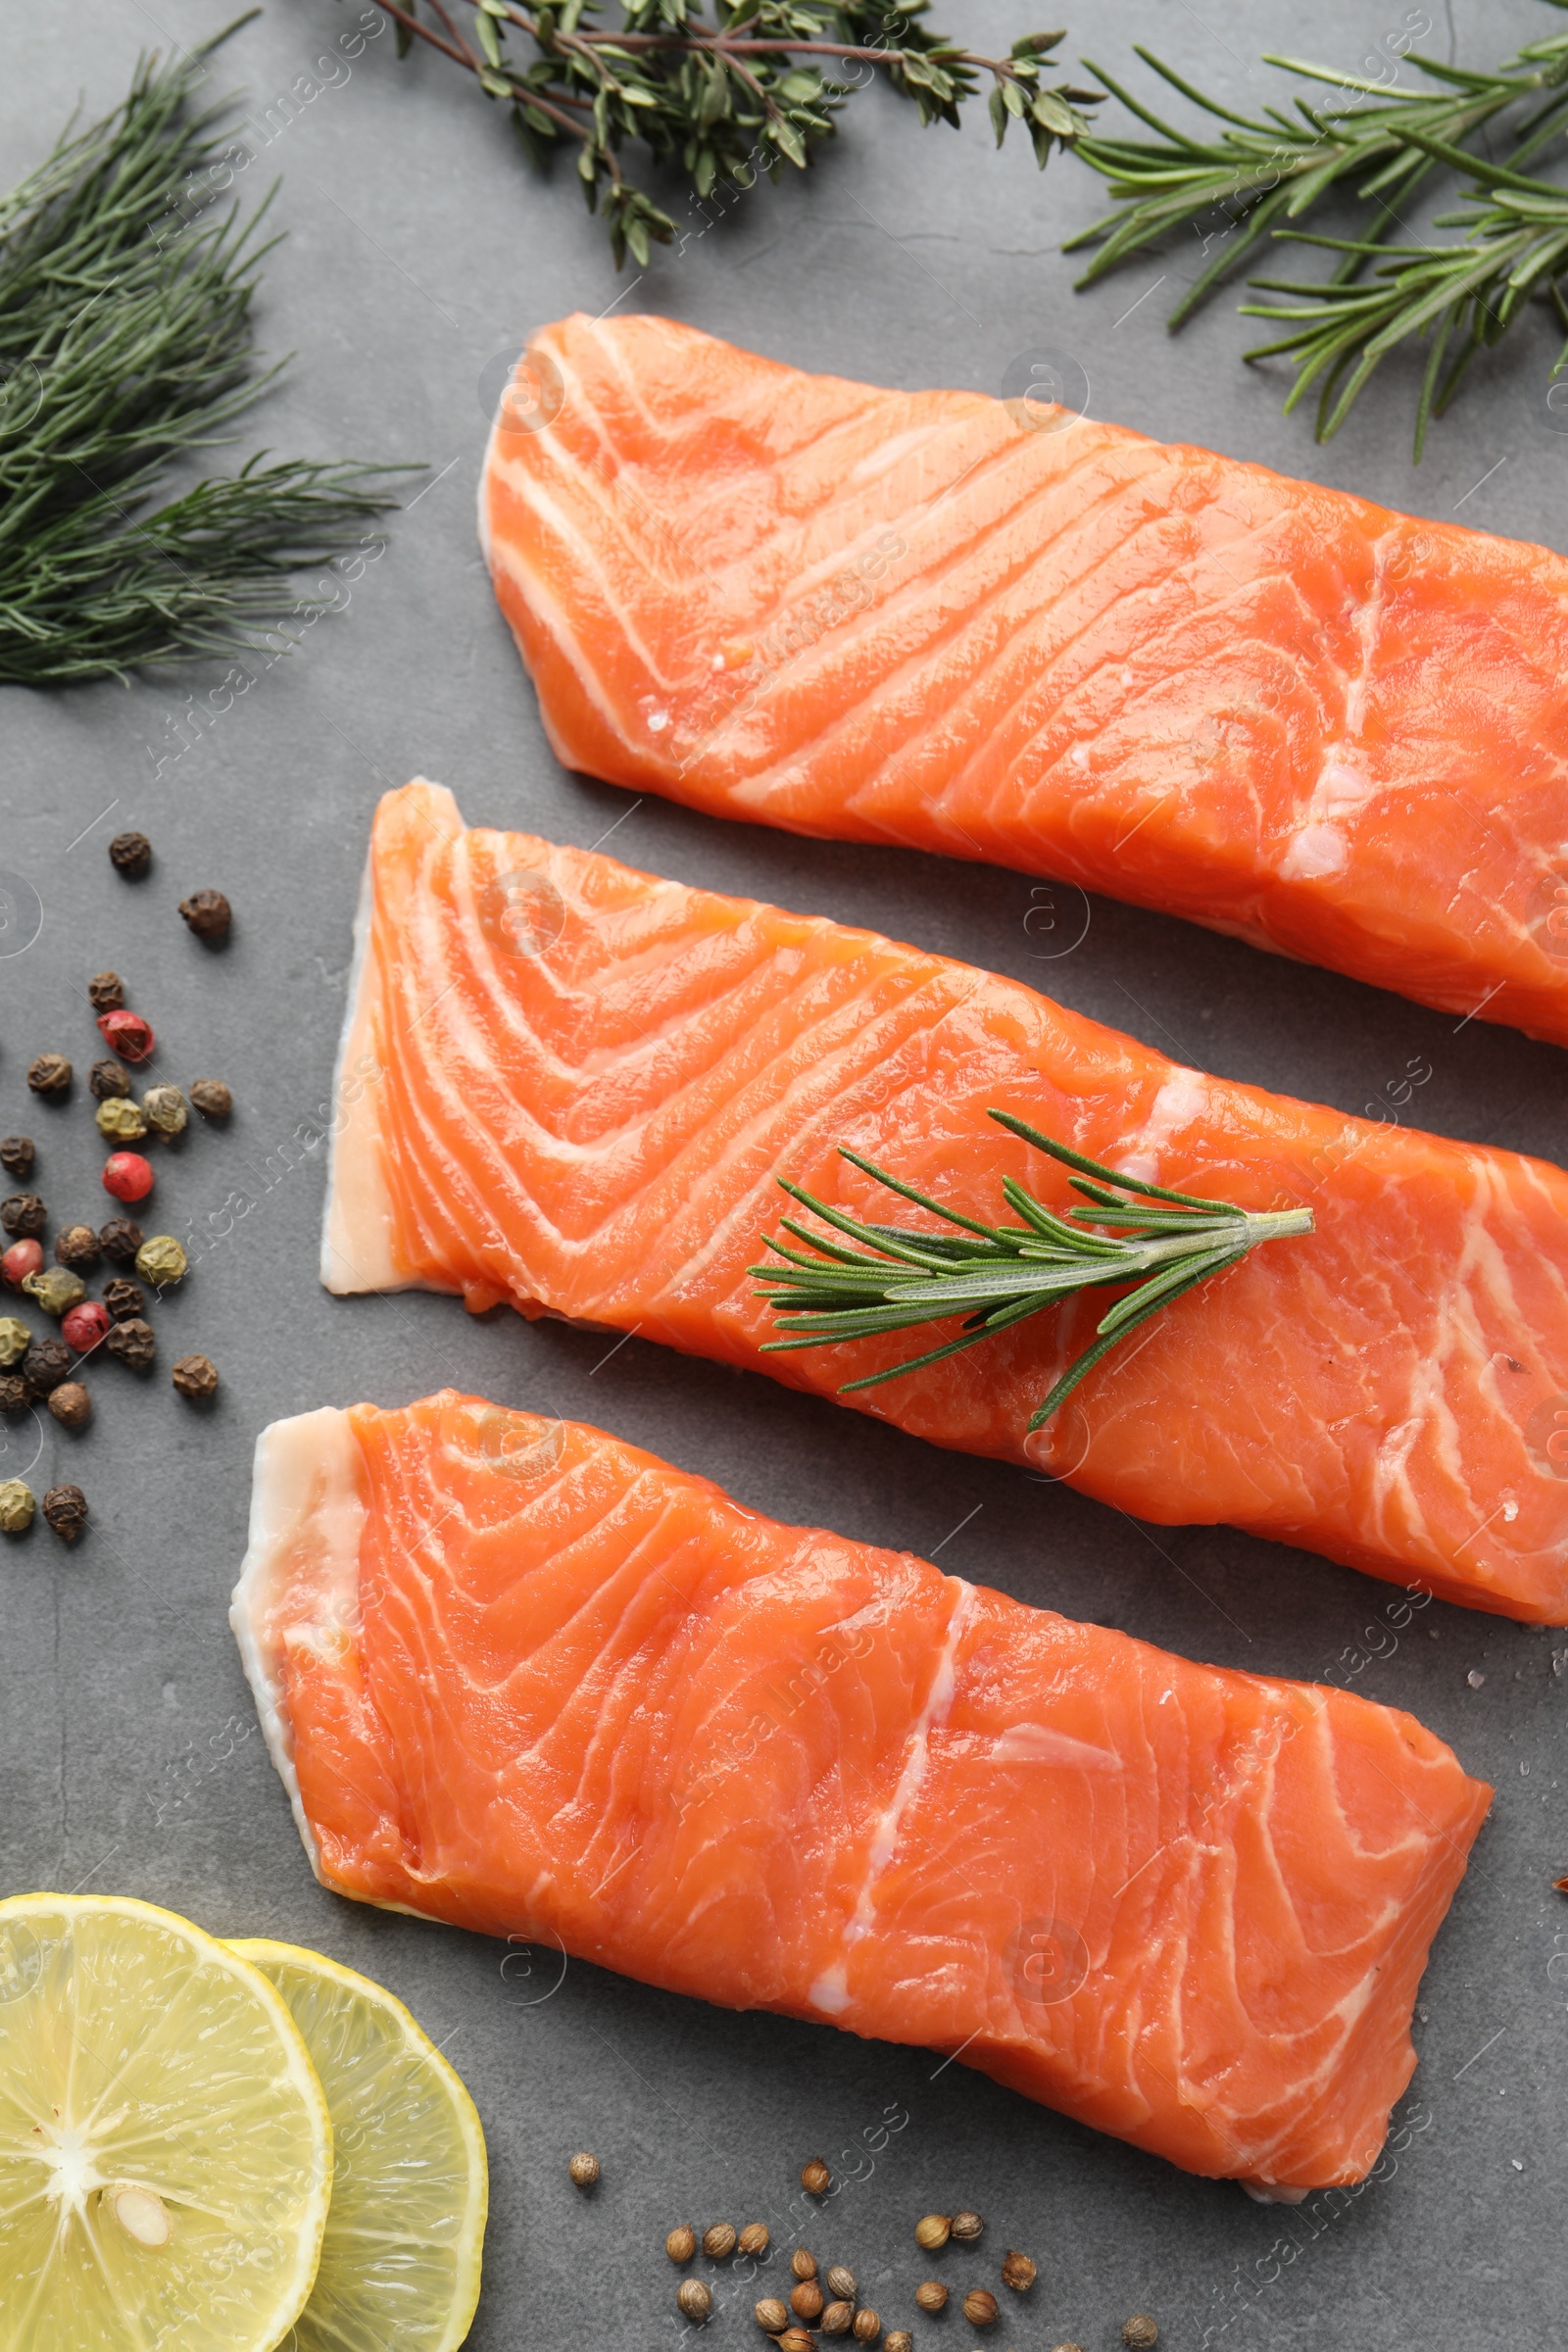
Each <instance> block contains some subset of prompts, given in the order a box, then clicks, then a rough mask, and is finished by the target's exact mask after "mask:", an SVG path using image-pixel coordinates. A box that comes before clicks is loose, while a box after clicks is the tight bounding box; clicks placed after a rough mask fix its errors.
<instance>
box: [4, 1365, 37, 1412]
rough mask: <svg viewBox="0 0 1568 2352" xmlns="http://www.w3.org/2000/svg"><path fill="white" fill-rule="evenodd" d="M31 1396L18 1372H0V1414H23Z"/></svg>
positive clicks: (30, 1400)
mask: <svg viewBox="0 0 1568 2352" xmlns="http://www.w3.org/2000/svg"><path fill="white" fill-rule="evenodd" d="M31 1402H32V1394H31V1391H30V1390H29V1389H28V1387H27V1383H26V1381H25V1378H24V1377H23V1375H22V1374H21V1373H20V1372H0V1413H21V1412H25V1410H26V1408H27V1406H28V1405H29V1404H30V1403H31Z"/></svg>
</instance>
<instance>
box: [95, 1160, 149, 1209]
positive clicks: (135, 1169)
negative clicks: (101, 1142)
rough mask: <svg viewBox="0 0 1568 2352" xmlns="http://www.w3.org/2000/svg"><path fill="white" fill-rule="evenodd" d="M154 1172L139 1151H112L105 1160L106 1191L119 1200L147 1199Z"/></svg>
mask: <svg viewBox="0 0 1568 2352" xmlns="http://www.w3.org/2000/svg"><path fill="white" fill-rule="evenodd" d="M152 1189H153V1172H152V1169H151V1167H150V1166H149V1165H148V1163H147V1161H146V1160H144V1159H143V1157H142V1155H141V1153H140V1152H110V1154H109V1157H108V1158H107V1159H106V1160H105V1161H104V1191H105V1192H106V1193H113V1194H114V1196H115V1199H116V1200H117V1201H145V1200H146V1198H147V1196H148V1194H149V1193H150V1192H151V1191H152Z"/></svg>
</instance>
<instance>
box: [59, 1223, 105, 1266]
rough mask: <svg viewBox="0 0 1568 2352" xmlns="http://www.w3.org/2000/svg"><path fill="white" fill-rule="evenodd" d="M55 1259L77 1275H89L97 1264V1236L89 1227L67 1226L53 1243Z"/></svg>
mask: <svg viewBox="0 0 1568 2352" xmlns="http://www.w3.org/2000/svg"><path fill="white" fill-rule="evenodd" d="M55 1258H56V1261H57V1263H58V1264H60V1265H62V1266H71V1267H73V1268H74V1270H75V1272H76V1273H78V1274H90V1273H91V1272H92V1270H93V1268H94V1266H95V1265H96V1264H97V1263H98V1236H97V1235H96V1234H95V1233H94V1231H93V1229H92V1227H91V1226H90V1225H68V1226H67V1227H66V1230H65V1232H64V1233H63V1234H61V1235H60V1236H59V1238H58V1240H57V1241H56V1243H55Z"/></svg>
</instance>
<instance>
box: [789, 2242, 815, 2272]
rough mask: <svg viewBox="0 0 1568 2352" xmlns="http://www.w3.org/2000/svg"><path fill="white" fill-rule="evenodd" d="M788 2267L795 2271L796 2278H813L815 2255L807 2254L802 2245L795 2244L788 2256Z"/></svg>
mask: <svg viewBox="0 0 1568 2352" xmlns="http://www.w3.org/2000/svg"><path fill="white" fill-rule="evenodd" d="M790 2269H791V2270H792V2271H793V2272H794V2273H795V2276H796V2278H815V2277H816V2256H815V2255H814V2254H809V2253H808V2252H807V2250H806V2248H805V2247H804V2246H797V2247H796V2249H795V2251H794V2253H793V2254H792V2255H791V2256H790Z"/></svg>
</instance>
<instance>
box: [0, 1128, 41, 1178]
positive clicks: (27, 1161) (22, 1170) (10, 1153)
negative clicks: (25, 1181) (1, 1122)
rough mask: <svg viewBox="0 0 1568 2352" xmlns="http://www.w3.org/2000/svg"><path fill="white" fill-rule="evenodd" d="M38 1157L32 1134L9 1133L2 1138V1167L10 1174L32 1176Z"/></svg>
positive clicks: (0, 1141) (0, 1144) (0, 1147)
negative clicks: (34, 1163)
mask: <svg viewBox="0 0 1568 2352" xmlns="http://www.w3.org/2000/svg"><path fill="white" fill-rule="evenodd" d="M36 1157H37V1152H36V1149H35V1147H34V1144H33V1140H32V1138H31V1136H30V1135H8V1136H6V1137H4V1138H3V1139H0V1168H4V1170H5V1172H6V1174H7V1175H8V1176H21V1177H23V1178H26V1177H28V1176H30V1175H31V1174H32V1163H33V1160H34V1159H35V1158H36Z"/></svg>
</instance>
